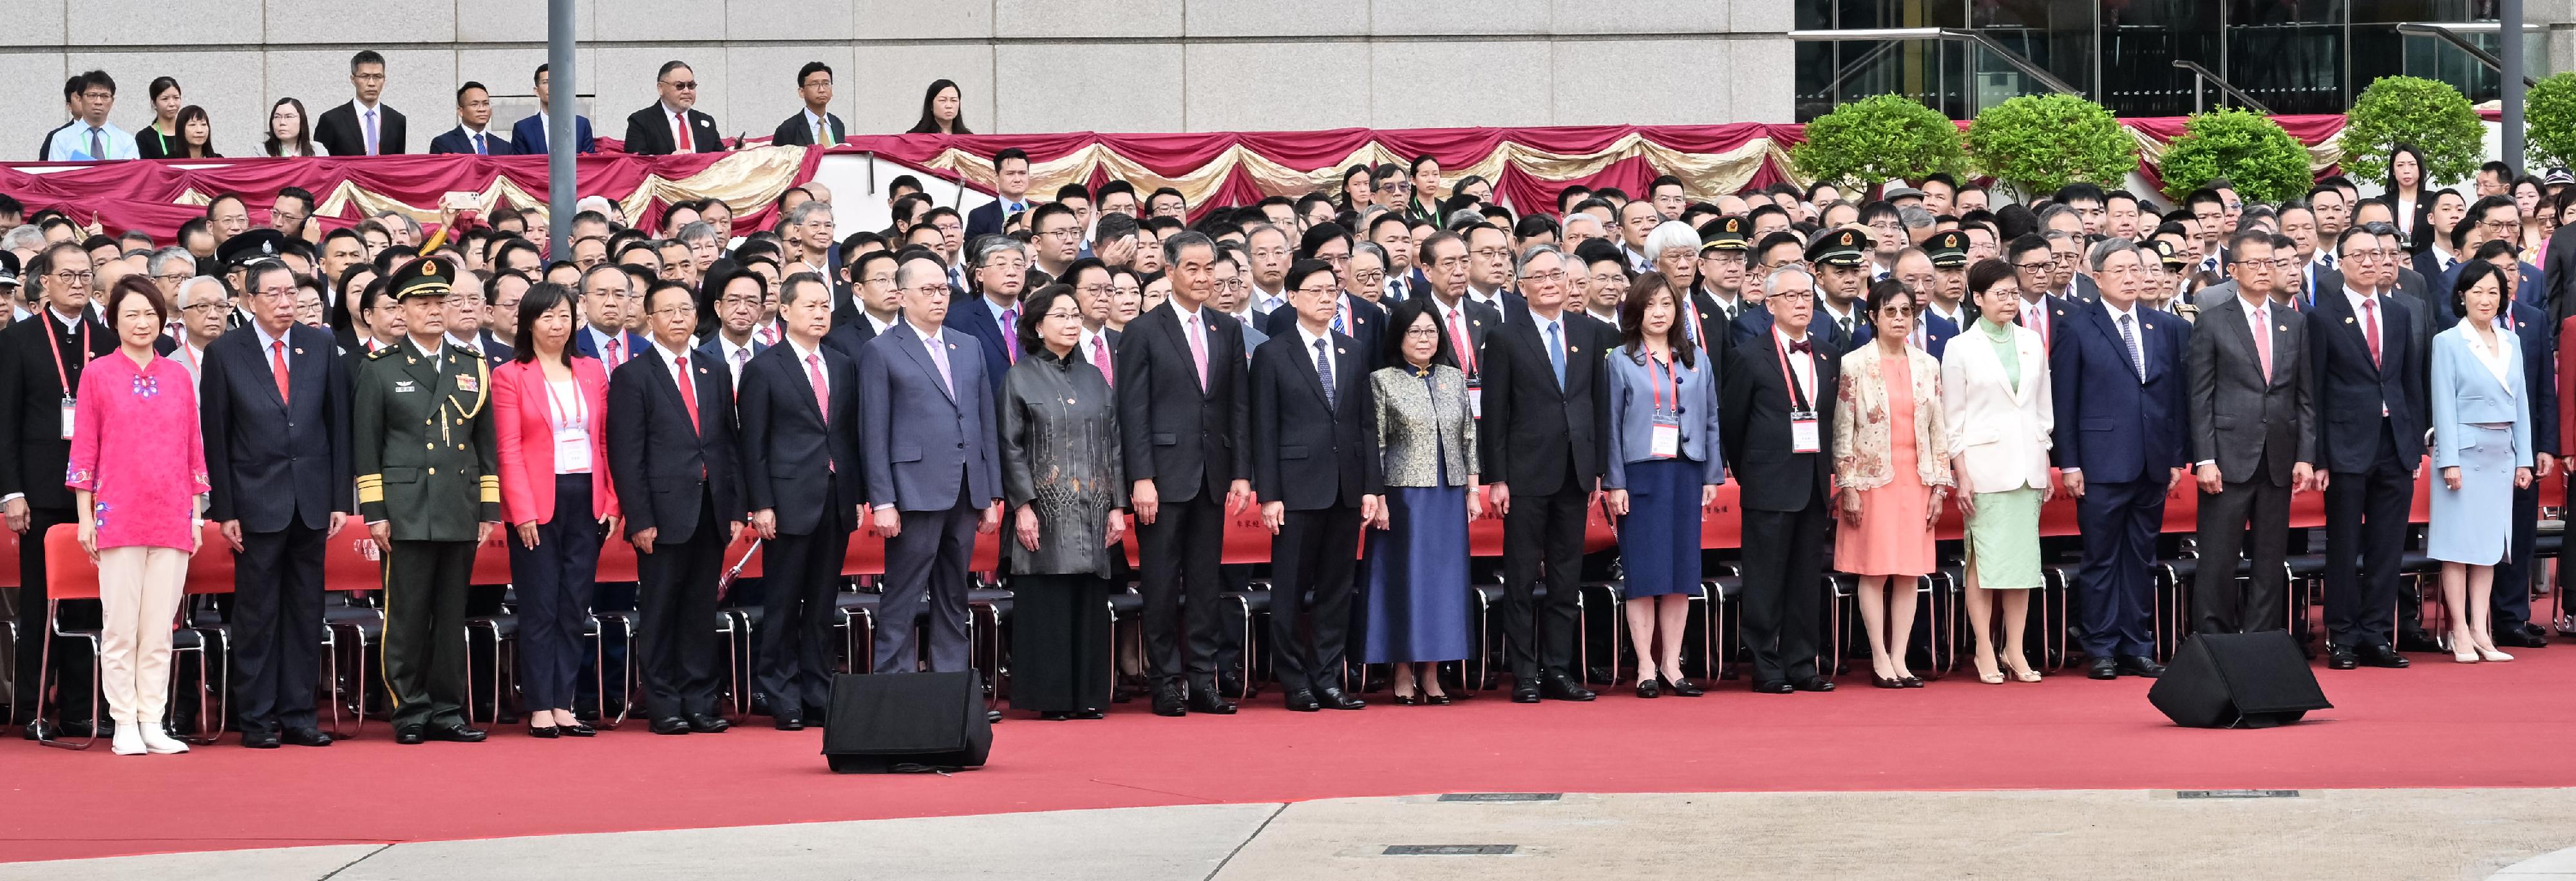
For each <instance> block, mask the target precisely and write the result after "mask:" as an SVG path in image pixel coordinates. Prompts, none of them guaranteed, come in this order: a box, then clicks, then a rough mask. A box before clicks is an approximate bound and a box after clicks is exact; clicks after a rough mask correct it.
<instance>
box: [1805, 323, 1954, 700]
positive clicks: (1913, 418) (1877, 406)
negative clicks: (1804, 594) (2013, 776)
mask: <svg viewBox="0 0 2576 881" xmlns="http://www.w3.org/2000/svg"><path fill="white" fill-rule="evenodd" d="M1867 305H1868V308H1869V313H1868V314H1869V320H1870V327H1871V330H1872V332H1873V333H1875V334H1876V340H1875V341H1874V342H1871V343H1866V344H1863V345H1862V346H1861V347H1859V348H1857V349H1854V350H1852V352H1851V353H1850V354H1847V355H1844V356H1843V364H1842V375H1843V379H1842V389H1841V390H1840V392H1839V393H1838V394H1836V395H1835V398H1834V480H1835V482H1836V483H1838V484H1840V485H1841V487H1842V498H1841V504H1840V505H1839V511H1840V513H1841V515H1842V521H1843V522H1842V529H1840V530H1839V531H1837V533H1836V535H1835V538H1834V568H1836V569H1839V570H1842V571H1844V572H1849V573H1851V574H1852V575H1854V576H1857V577H1858V580H1859V582H1860V583H1859V586H1858V588H1857V589H1856V590H1855V591H1854V595H1855V596H1856V597H1857V598H1858V599H1859V601H1860V620H1861V625H1862V627H1863V628H1864V629H1866V630H1867V631H1868V632H1869V662H1870V684H1872V685H1876V686H1878V687H1880V688H1921V687H1923V680H1921V679H1917V678H1915V676H1914V674H1913V673H1911V672H1909V671H1907V670H1906V669H1905V648H1906V645H1905V643H1906V639H1907V637H1909V636H1912V635H1913V632H1914V588H1915V579H1917V578H1920V577H1922V576H1924V575H1928V574H1930V573H1931V572H1932V568H1933V559H1932V526H1933V524H1934V523H1936V522H1938V521H1939V520H1940V519H1941V500H1942V496H1943V495H1944V494H1945V493H1947V492H1948V490H1949V487H1950V485H1951V480H1950V461H1949V459H1948V457H1946V456H1944V455H1942V452H1943V451H1944V450H1947V449H1949V445H1950V435H1949V432H1948V430H1947V428H1946V426H1944V425H1943V424H1942V421H1941V362H1939V361H1936V360H1933V358H1932V356H1931V354H1929V353H1927V352H1924V351H1923V350H1921V349H1917V348H1915V347H1914V346H1913V344H1912V343H1911V342H1909V340H1910V338H1911V337H1912V336H1913V333H1914V321H1915V317H1914V310H1915V309H1917V308H1918V307H1919V301H1918V299H1917V297H1916V296H1915V293H1914V291H1912V290H1910V289H1908V288H1907V287H1906V286H1905V285H1904V284H1903V283H1902V282H1897V281H1893V280H1890V281H1882V282H1879V283H1877V284H1874V285H1871V286H1870V289H1869V301H1868V303H1867Z"/></svg>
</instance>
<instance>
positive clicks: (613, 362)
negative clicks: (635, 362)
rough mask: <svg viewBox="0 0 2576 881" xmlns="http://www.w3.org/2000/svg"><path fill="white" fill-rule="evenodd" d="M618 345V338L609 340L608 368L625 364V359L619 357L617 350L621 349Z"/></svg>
mask: <svg viewBox="0 0 2576 881" xmlns="http://www.w3.org/2000/svg"><path fill="white" fill-rule="evenodd" d="M617 343H618V339H617V338H616V337H609V338H608V366H610V367H615V366H617V365H619V364H623V363H625V361H624V359H621V358H619V357H617V355H618V352H617V350H618V349H619V348H621V347H620V346H619V345H618V344H617Z"/></svg>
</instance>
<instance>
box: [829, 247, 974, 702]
mask: <svg viewBox="0 0 2576 881" xmlns="http://www.w3.org/2000/svg"><path fill="white" fill-rule="evenodd" d="M896 272H897V276H896V277H897V280H898V281H897V283H898V284H899V285H901V286H902V288H903V292H904V293H903V296H904V304H903V320H902V321H900V322H897V323H896V324H895V325H894V326H893V327H891V328H888V329H887V330H886V332H885V333H884V334H881V335H879V336H878V337H877V338H875V339H873V340H869V341H868V344H867V347H866V349H865V350H864V352H863V353H862V354H861V355H860V356H859V374H858V380H859V388H860V390H861V393H860V395H859V423H858V432H859V439H860V442H859V458H860V459H861V460H863V461H865V462H866V463H867V499H868V502H869V503H870V505H871V506H872V507H873V508H874V509H875V511H874V514H873V515H872V516H873V517H874V518H875V521H876V529H877V532H879V533H882V534H883V535H885V537H886V552H885V553H886V577H885V581H884V587H885V602H884V607H885V608H887V609H911V608H915V607H917V606H921V605H923V602H922V600H923V597H925V596H927V597H928V599H929V602H928V604H927V605H928V606H929V609H930V616H929V619H930V626H929V632H930V635H929V641H930V645H929V649H930V671H931V672H934V673H955V672H960V671H964V670H966V669H968V658H967V644H966V589H967V575H966V568H967V566H968V564H969V562H970V560H971V559H972V557H973V556H974V553H975V534H976V533H977V532H992V531H994V529H996V528H998V527H999V526H1000V525H1001V523H1002V452H1001V441H1000V438H999V435H998V434H997V428H996V426H995V420H996V419H997V418H999V416H998V414H999V410H998V409H997V408H996V406H995V404H994V398H993V395H992V391H991V389H992V386H991V384H990V383H988V382H986V381H985V379H984V374H986V373H998V372H1000V371H999V370H998V369H997V368H996V367H995V366H994V365H993V364H990V363H988V362H986V361H985V360H984V353H983V352H981V351H979V350H978V349H977V348H976V347H975V346H974V344H973V341H972V340H963V341H961V340H959V339H956V338H955V337H954V336H953V335H950V334H948V333H945V332H943V330H942V328H941V322H942V321H943V320H945V319H946V318H947V315H948V295H949V291H948V282H947V279H946V278H945V276H946V274H947V273H946V271H945V269H943V268H942V267H941V266H940V265H939V261H937V260H934V259H931V258H930V257H929V255H926V254H923V255H915V256H913V257H912V258H911V259H908V260H905V261H903V262H902V264H901V265H899V266H898V267H897V268H896ZM790 287H791V288H796V289H797V290H796V291H794V293H795V294H796V296H797V297H798V298H799V300H800V301H801V300H802V298H804V297H817V298H824V299H825V300H826V301H828V299H829V297H830V294H831V292H830V290H828V289H827V288H826V287H824V285H823V284H822V283H821V281H820V280H813V279H809V280H807V281H806V282H805V283H803V284H801V285H790ZM1012 330H1013V331H1014V332H1016V331H1017V330H1018V328H1016V327H1015V328H1013V329H1012ZM875 646H876V657H875V659H874V660H875V664H876V666H875V670H876V672H879V673H910V672H913V671H914V670H915V669H917V668H918V666H919V665H920V663H921V651H920V647H918V646H916V645H915V644H914V642H913V628H912V627H911V626H910V625H909V623H907V624H905V625H904V626H899V627H890V628H883V629H880V630H879V632H878V634H877V638H876V642H875Z"/></svg>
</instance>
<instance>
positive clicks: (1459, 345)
mask: <svg viewBox="0 0 2576 881" xmlns="http://www.w3.org/2000/svg"><path fill="white" fill-rule="evenodd" d="M1465 311H1467V308H1466V306H1465V305H1464V304H1461V305H1460V306H1459V307H1458V308H1456V309H1451V310H1449V345H1450V347H1451V348H1454V349H1457V350H1458V370H1459V372H1461V373H1470V374H1472V373H1475V372H1476V347H1475V346H1474V345H1472V344H1471V341H1472V339H1473V338H1472V337H1469V336H1468V335H1467V330H1466V328H1463V327H1460V326H1458V313H1460V312H1465Z"/></svg>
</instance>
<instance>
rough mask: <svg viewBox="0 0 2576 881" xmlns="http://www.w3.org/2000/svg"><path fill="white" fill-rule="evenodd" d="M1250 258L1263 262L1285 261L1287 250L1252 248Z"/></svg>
mask: <svg viewBox="0 0 2576 881" xmlns="http://www.w3.org/2000/svg"><path fill="white" fill-rule="evenodd" d="M1252 256H1254V257H1256V258H1259V259H1263V260H1285V259H1287V258H1288V249H1286V248H1254V249H1252Z"/></svg>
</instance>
